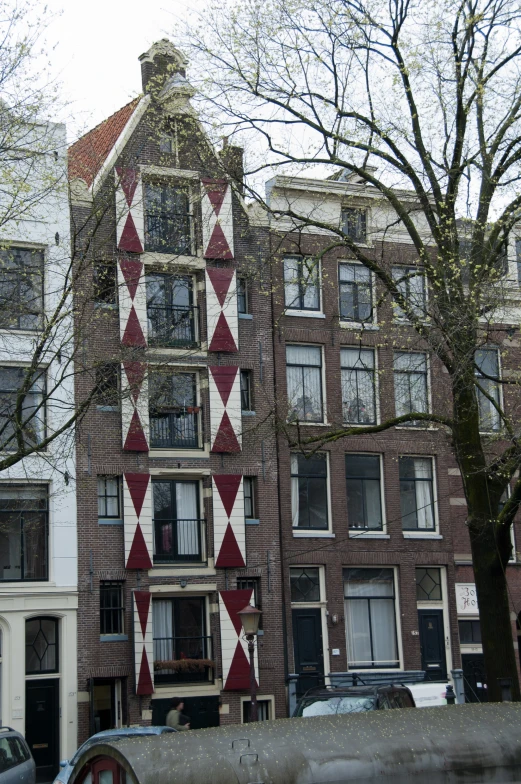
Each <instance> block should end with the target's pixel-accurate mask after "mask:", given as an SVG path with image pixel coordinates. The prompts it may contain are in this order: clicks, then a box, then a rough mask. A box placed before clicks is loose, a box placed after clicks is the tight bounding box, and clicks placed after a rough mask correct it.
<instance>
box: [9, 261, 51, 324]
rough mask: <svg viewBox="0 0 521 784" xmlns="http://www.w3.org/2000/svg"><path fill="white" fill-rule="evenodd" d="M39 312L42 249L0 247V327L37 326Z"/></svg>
mask: <svg viewBox="0 0 521 784" xmlns="http://www.w3.org/2000/svg"><path fill="white" fill-rule="evenodd" d="M42 313H43V252H42V251H37V250H27V249H24V248H9V249H6V250H1V251H0V327H3V328H10V329H38V328H39V327H41V325H42Z"/></svg>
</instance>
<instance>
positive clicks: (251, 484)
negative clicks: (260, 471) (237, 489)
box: [242, 476, 257, 520]
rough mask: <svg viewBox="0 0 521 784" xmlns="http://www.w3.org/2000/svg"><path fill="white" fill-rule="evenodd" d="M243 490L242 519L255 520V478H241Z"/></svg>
mask: <svg viewBox="0 0 521 784" xmlns="http://www.w3.org/2000/svg"><path fill="white" fill-rule="evenodd" d="M242 481H243V488H244V517H245V519H246V520H255V519H256V517H257V514H256V500H255V477H254V476H245V477H243V480H242Z"/></svg>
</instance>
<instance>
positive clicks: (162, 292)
mask: <svg viewBox="0 0 521 784" xmlns="http://www.w3.org/2000/svg"><path fill="white" fill-rule="evenodd" d="M146 291H147V319H148V340H149V343H150V345H151V346H164V347H170V346H171V347H179V348H189V347H192V346H195V345H197V343H198V339H199V338H198V318H199V316H198V314H199V308H198V307H197V306H196V304H195V299H196V296H195V292H194V281H193V278H192V277H191V276H190V275H165V274H163V273H159V272H150V273H148V274H147V276H146Z"/></svg>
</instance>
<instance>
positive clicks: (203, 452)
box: [147, 349, 209, 457]
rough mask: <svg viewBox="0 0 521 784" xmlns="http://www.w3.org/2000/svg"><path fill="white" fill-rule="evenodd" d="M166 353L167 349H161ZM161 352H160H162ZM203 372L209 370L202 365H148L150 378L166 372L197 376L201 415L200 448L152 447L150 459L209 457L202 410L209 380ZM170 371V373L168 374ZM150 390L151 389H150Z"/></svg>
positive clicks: (196, 399) (199, 422)
mask: <svg viewBox="0 0 521 784" xmlns="http://www.w3.org/2000/svg"><path fill="white" fill-rule="evenodd" d="M161 350H162V351H164V350H165V349H161ZM161 350H160V351H161ZM166 350H167V351H171V350H170V349H166ZM160 351H157V350H154V354H156V355H157V354H158V353H160ZM203 370H207V368H205V367H203V366H200V365H186V363H184V362H182V361H181V362H175V361H170V360H168V362H166V363H165V364H160V363H159V362H157V361H156V362H153V361H152V362H149V364H148V377H150V374H151V373H154V372H157V373H161V372H163V371H164V375H168V372H170V373H171V375H174V374H176V373H191V374H192V375H194V376H195V405H196V407H198V408H199V409H200V410H199V413H198V416H199V421H198V446H197V447H194V448H193V449H186V448H185V449H183V447H161V446H150V450H149V456H150V457H188V456H189V455H193V456H194V457H206V456H208V457H209V452H208V454H207V447H208V449H209V445H207V444H206V443H205V442H204V433H203V424H204V423H203V410H202V402H201V397H202V395H201V393H202V390H203V388H208V381H207V379H203V375H202V373H203ZM167 371H168V372H167ZM148 389H150V387H148ZM147 404H148V414H149V416H150V394H149V395H148V403H147Z"/></svg>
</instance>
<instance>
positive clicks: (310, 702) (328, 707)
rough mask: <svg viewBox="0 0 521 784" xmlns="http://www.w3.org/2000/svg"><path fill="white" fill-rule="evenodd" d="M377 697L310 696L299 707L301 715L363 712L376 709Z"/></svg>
mask: <svg viewBox="0 0 521 784" xmlns="http://www.w3.org/2000/svg"><path fill="white" fill-rule="evenodd" d="M374 708H375V698H374V697H368V696H356V695H353V696H350V697H308V698H307V699H306V700H305V702H303V703H302V705H301V706H300V709H299V716H333V715H335V714H337V713H363V712H364V711H369V710H374Z"/></svg>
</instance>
